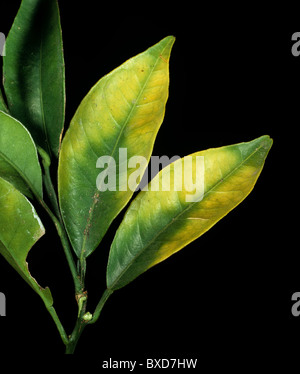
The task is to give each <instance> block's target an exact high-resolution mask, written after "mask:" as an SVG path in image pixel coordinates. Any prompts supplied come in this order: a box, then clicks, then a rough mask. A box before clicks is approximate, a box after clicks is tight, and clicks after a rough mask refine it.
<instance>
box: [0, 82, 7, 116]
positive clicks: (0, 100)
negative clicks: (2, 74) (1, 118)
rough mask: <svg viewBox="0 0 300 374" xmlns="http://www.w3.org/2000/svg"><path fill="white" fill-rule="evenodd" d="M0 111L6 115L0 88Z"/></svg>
mask: <svg viewBox="0 0 300 374" xmlns="http://www.w3.org/2000/svg"><path fill="white" fill-rule="evenodd" d="M0 110H2V111H3V112H6V113H7V107H6V104H5V101H4V98H3V95H2V91H1V87H0Z"/></svg>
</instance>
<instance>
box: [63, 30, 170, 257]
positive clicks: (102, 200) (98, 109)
mask: <svg viewBox="0 0 300 374" xmlns="http://www.w3.org/2000/svg"><path fill="white" fill-rule="evenodd" d="M174 40H175V39H174V37H172V36H169V37H166V38H165V39H163V40H162V41H160V42H159V43H158V44H156V45H154V46H153V47H151V48H149V49H148V50H147V51H145V52H144V53H141V54H139V55H137V56H136V57H134V58H132V59H130V60H128V61H127V62H125V63H124V64H123V65H121V66H120V67H118V68H117V69H115V70H113V71H112V72H111V73H110V74H108V75H106V76H105V77H103V78H102V79H101V80H100V81H99V82H98V83H97V84H96V85H95V86H94V87H93V88H92V89H91V91H90V92H89V93H88V94H87V96H86V97H85V98H84V99H83V101H82V102H81V104H80V106H79V108H78V109H77V111H76V113H75V116H74V118H73V119H72V121H71V124H70V128H69V130H68V131H67V133H66V135H65V137H64V139H63V142H62V147H61V153H60V159H59V169H58V188H59V199H60V206H61V211H62V215H63V219H64V222H65V225H66V228H67V231H68V234H69V237H70V240H71V242H72V246H73V248H74V250H75V252H76V254H77V256H78V257H80V256H83V257H87V256H88V255H89V254H91V253H92V252H93V250H94V249H95V248H96V247H97V246H98V244H99V242H100V241H101V239H102V238H103V236H104V234H105V233H106V231H107V229H108V227H109V225H110V224H111V222H112V221H113V219H114V218H115V217H116V216H117V214H118V213H119V212H120V211H121V210H122V209H123V207H124V206H125V205H126V204H127V202H128V201H129V199H130V198H131V196H132V194H133V191H132V190H133V189H134V188H133V187H136V186H137V185H138V182H137V183H135V184H134V186H133V185H131V188H128V186H127V181H126V180H125V182H124V179H123V177H124V175H125V177H126V172H128V179H129V178H130V175H132V173H133V172H135V171H136V168H129V169H128V168H127V164H125V172H124V173H123V174H122V173H121V175H122V176H121V178H120V179H119V173H118V172H117V177H116V181H115V182H116V183H115V185H116V190H115V191H111V190H109V189H107V190H106V191H104V189H105V180H104V178H101V177H99V174H101V173H102V172H103V170H100V169H99V168H98V169H97V168H96V164H97V160H98V158H99V157H101V156H109V157H112V158H113V162H110V163H109V164H110V166H112V165H113V163H114V162H116V170H117V171H118V169H119V167H120V163H121V164H122V161H121V162H119V151H120V149H121V148H122V149H123V151H124V149H125V150H126V152H127V158H128V159H129V158H131V157H132V156H134V155H139V156H143V157H144V158H145V159H146V160H147V161H149V158H150V155H151V153H152V149H153V144H154V140H155V137H156V134H157V132H158V130H159V127H160V125H161V123H162V121H163V117H164V112H165V105H166V101H167V98H168V86H169V58H170V52H171V48H172V45H173V43H174ZM114 160H115V161H114ZM123 167H124V163H123V164H122V166H121V168H123ZM145 168H146V165H143V166H142V167H141V169H140V170H141V171H142V172H143V171H144V170H145ZM97 178H98V179H97ZM96 181H97V183H98V184H97V185H96ZM123 182H124V183H123ZM119 185H121V186H122V188H119ZM97 186H98V187H97ZM100 190H102V191H100Z"/></svg>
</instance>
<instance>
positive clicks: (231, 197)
mask: <svg viewBox="0 0 300 374" xmlns="http://www.w3.org/2000/svg"><path fill="white" fill-rule="evenodd" d="M271 145H272V140H271V139H270V138H269V137H268V136H263V137H260V138H258V139H255V140H253V141H251V142H248V143H241V144H236V145H231V146H226V147H222V148H215V149H208V150H206V151H202V152H197V153H195V154H193V155H191V156H190V157H192V158H190V160H191V162H190V164H188V163H187V159H188V156H187V157H185V158H183V159H182V160H178V161H175V162H174V163H173V164H172V166H171V167H170V168H165V169H163V170H162V171H161V172H160V173H159V174H158V175H157V176H156V177H155V178H154V179H153V180H152V181H151V182H150V187H151V188H152V189H151V190H149V191H142V192H140V193H139V194H138V196H137V197H136V198H135V200H134V201H133V202H132V204H131V205H130V207H129V209H128V210H127V212H126V214H125V217H124V219H123V221H122V223H121V225H120V227H119V229H118V230H117V233H116V235H115V238H114V240H113V243H112V246H111V250H110V255H109V261H108V268H107V287H108V289H110V290H115V289H118V288H121V287H123V286H125V285H126V284H128V283H129V282H131V281H132V280H133V279H135V278H136V277H137V276H139V275H140V274H142V273H143V272H145V271H146V270H147V269H149V268H151V267H152V266H154V265H156V264H158V263H159V262H161V261H163V260H165V259H166V258H168V257H169V256H171V255H172V254H174V253H175V252H177V251H179V250H180V249H181V248H183V247H185V246H186V245H187V244H189V243H190V242H192V241H193V240H195V239H197V238H198V237H199V236H201V235H202V234H204V233H205V232H206V231H207V230H209V229H210V228H211V227H212V226H213V225H214V224H215V223H217V222H218V221H219V220H220V219H221V218H223V217H224V216H225V215H226V214H227V213H229V212H230V211H231V210H232V209H233V208H235V207H236V206H237V205H238V204H239V203H240V202H241V201H242V200H244V199H245V197H246V196H247V195H248V194H249V193H250V192H251V190H252V189H253V187H254V185H255V183H256V181H257V179H258V177H259V175H260V173H261V171H262V168H263V165H264V161H265V158H266V156H267V154H268V151H269V149H270V147H271ZM197 157H198V160H199V162H198V163H197ZM186 164H187V165H189V166H190V170H189V169H187V170H188V172H187V176H186V174H185V172H186V170H185V168H186ZM196 172H197V173H198V175H199V178H198V181H197V174H195V173H196ZM189 173H190V174H189ZM191 173H194V175H195V176H194V177H193V178H194V179H195V178H196V182H195V183H194V182H193V180H192V179H191V177H190V178H189V175H191ZM182 175H184V177H182ZM168 177H170V181H171V182H170V188H169V191H163V188H162V187H161V188H160V190H158V188H157V186H159V183H161V185H162V186H163V185H164V183H166V181H167V182H168ZM182 180H184V183H180V181H182ZM153 186H156V187H155V188H153ZM178 186H180V187H182V188H181V191H178V190H180V188H179V187H178ZM165 189H166V188H165ZM193 189H194V192H193V193H192V192H191V191H193ZM193 194H194V195H193Z"/></svg>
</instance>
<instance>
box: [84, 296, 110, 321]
mask: <svg viewBox="0 0 300 374" xmlns="http://www.w3.org/2000/svg"><path fill="white" fill-rule="evenodd" d="M113 292H114V291H112V290H109V289H106V290H105V291H104V293H103V295H102V297H101V299H100V301H99V303H98V305H97V306H96V309H95V311H94V314H93V318H92V320H91V321H89V324H92V323H95V322H97V320H98V318H99V316H100V314H101V311H102V309H103V307H104V305H105V303H106V301H107V300H108V298H109V296H110V295H111V294H112V293H113Z"/></svg>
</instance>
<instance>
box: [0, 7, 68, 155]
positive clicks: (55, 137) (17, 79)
mask: <svg viewBox="0 0 300 374" xmlns="http://www.w3.org/2000/svg"><path fill="white" fill-rule="evenodd" d="M3 75H4V89H5V93H6V97H7V101H8V107H9V112H10V113H11V114H12V116H13V117H15V118H17V119H18V120H20V121H21V122H22V123H23V124H24V126H26V127H27V128H28V130H29V131H30V133H31V134H32V137H33V138H34V140H35V142H36V143H37V144H38V145H39V146H40V147H42V148H44V149H45V150H46V151H47V152H49V154H50V150H51V151H52V152H53V153H54V154H55V155H57V154H58V150H59V143H60V134H61V132H62V129H63V124H64V111H65V73H64V58H63V49H62V36H61V27H60V18H59V10H58V5H57V1H56V0H23V1H22V3H21V6H20V9H19V11H18V14H17V16H16V18H15V20H14V23H13V25H12V28H11V30H10V32H9V34H8V36H7V39H6V56H4V57H3Z"/></svg>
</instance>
